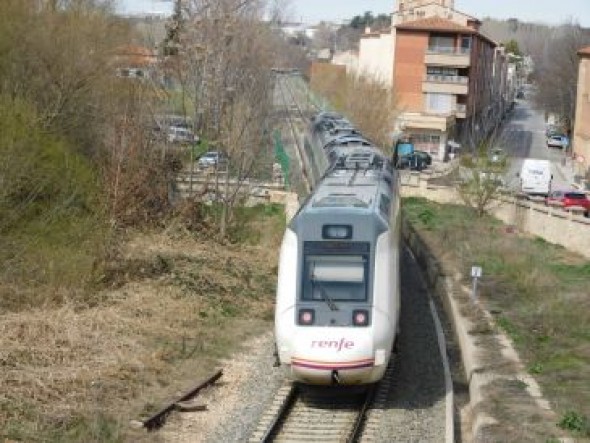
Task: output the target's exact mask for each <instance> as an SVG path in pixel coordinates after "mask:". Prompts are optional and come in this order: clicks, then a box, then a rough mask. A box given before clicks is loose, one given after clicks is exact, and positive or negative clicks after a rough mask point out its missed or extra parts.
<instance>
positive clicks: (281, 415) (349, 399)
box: [250, 385, 375, 442]
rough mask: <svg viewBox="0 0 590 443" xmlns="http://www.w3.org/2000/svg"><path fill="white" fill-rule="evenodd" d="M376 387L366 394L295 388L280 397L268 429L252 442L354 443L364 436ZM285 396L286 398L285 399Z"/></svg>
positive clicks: (342, 390)
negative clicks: (363, 432) (315, 442)
mask: <svg viewBox="0 0 590 443" xmlns="http://www.w3.org/2000/svg"><path fill="white" fill-rule="evenodd" d="M374 393H375V387H369V388H367V389H366V390H365V391H364V392H354V393H351V392H347V390H346V389H345V388H342V389H336V390H334V389H325V388H324V389H320V388H311V387H305V388H304V387H301V386H298V385H292V386H291V387H290V388H289V389H286V390H284V391H282V392H280V393H279V394H282V395H284V397H283V398H282V399H281V398H279V399H278V400H279V401H278V404H279V407H278V411H276V415H275V416H274V417H272V418H271V420H270V423H268V427H267V428H266V429H264V425H263V429H261V430H258V431H257V432H256V433H255V434H254V435H253V436H252V438H251V439H250V441H251V442H298V441H301V442H303V441H306V442H307V441H318V442H319V441H329V442H355V441H358V439H359V436H360V435H361V432H362V427H363V424H364V419H365V416H366V412H367V410H368V409H369V407H370V405H371V403H372V401H373V397H374ZM285 394H286V395H285Z"/></svg>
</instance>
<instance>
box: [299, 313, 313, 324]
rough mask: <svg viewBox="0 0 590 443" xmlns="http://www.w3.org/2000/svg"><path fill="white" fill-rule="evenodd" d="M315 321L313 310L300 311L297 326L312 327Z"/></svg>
mask: <svg viewBox="0 0 590 443" xmlns="http://www.w3.org/2000/svg"><path fill="white" fill-rule="evenodd" d="M314 320H315V311H314V310H313V309H301V310H300V311H299V324H300V325H302V326H310V325H313V322H314Z"/></svg>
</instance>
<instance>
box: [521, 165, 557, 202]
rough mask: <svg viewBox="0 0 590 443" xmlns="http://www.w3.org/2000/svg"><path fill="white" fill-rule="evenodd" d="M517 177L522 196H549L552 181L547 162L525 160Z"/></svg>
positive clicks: (549, 166)
mask: <svg viewBox="0 0 590 443" xmlns="http://www.w3.org/2000/svg"><path fill="white" fill-rule="evenodd" d="M518 176H519V177H520V192H522V193H523V194H527V195H542V196H544V197H546V196H547V195H548V194H549V191H550V190H551V180H552V179H553V174H551V163H550V162H549V160H541V159H537V158H525V159H524V161H523V163H522V168H521V169H520V173H519V174H518Z"/></svg>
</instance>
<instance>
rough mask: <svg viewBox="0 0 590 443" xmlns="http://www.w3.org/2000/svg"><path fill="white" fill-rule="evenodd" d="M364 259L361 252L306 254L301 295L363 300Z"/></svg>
mask: <svg viewBox="0 0 590 443" xmlns="http://www.w3.org/2000/svg"><path fill="white" fill-rule="evenodd" d="M367 262H368V260H367V257H366V256H364V255H307V256H306V257H305V272H304V278H303V293H302V299H303V300H324V301H326V302H335V301H338V302H343V301H355V302H358V301H366V300H367Z"/></svg>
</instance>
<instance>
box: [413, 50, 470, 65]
mask: <svg viewBox="0 0 590 443" xmlns="http://www.w3.org/2000/svg"><path fill="white" fill-rule="evenodd" d="M424 63H425V64H426V65H431V66H450V67H454V68H467V67H469V66H470V65H471V50H470V49H465V48H449V47H442V46H433V47H429V48H428V49H427V50H426V55H425V56H424Z"/></svg>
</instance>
